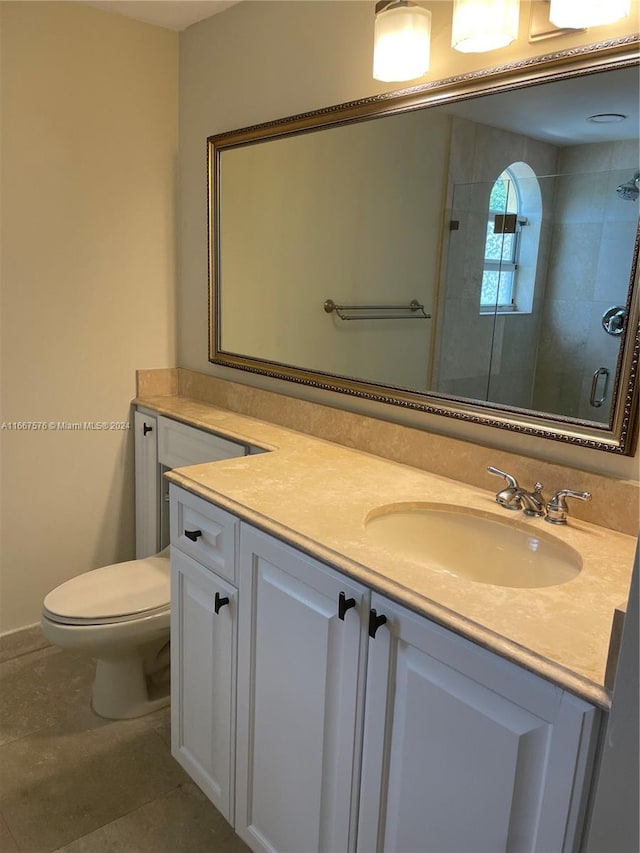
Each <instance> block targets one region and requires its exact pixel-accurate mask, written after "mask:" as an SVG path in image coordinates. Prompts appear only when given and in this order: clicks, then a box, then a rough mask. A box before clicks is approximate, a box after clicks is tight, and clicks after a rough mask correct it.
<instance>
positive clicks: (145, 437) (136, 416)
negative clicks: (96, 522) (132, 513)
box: [133, 410, 160, 560]
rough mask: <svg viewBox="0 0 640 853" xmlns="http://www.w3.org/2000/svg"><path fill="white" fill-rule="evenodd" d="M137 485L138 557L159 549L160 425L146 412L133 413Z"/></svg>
mask: <svg viewBox="0 0 640 853" xmlns="http://www.w3.org/2000/svg"><path fill="white" fill-rule="evenodd" d="M133 428H134V445H135V476H136V482H135V488H136V559H138V560H139V559H140V558H141V557H150V556H151V555H152V554H156V553H157V552H158V551H159V550H160V534H159V526H160V517H159V509H158V508H159V505H160V502H159V500H158V495H159V493H160V475H159V471H158V428H157V423H156V418H155V416H154V415H150V414H148V413H147V412H142V411H139V410H136V411H135V412H134V413H133Z"/></svg>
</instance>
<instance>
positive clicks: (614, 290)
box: [533, 139, 638, 421]
mask: <svg viewBox="0 0 640 853" xmlns="http://www.w3.org/2000/svg"><path fill="white" fill-rule="evenodd" d="M558 166H559V172H560V173H562V174H563V177H562V178H560V179H558V183H557V191H556V201H555V211H554V227H553V238H552V239H553V243H552V252H551V255H552V259H553V260H552V262H551V263H550V266H549V275H548V281H547V290H546V297H545V303H544V313H543V318H542V329H541V335H540V346H539V352H538V361H537V372H536V382H535V389H534V399H533V405H534V408H536V409H540V410H542V411H547V412H563V413H564V414H568V415H571V416H574V417H578V418H585V419H587V420H598V421H602V420H606V419H607V418H608V415H609V410H610V406H611V396H610V393H607V395H606V399H605V403H604V405H603V406H601V407H599V408H595V407H593V406H592V405H591V404H590V402H589V398H590V393H591V383H592V377H593V373H594V371H596V370H597V369H598V368H600V367H605V368H607V369H608V370H609V371H610V374H611V381H610V384H609V388H610V387H611V386H612V385H613V382H612V379H613V375H614V373H615V369H616V360H617V358H618V351H619V344H620V338H619V337H612V336H611V335H609V334H607V333H606V332H605V331H604V329H603V328H602V323H601V321H602V315H603V313H604V312H605V311H606V310H607V309H608V308H611V307H613V306H615V305H620V306H624V305H625V302H626V299H627V291H628V288H629V276H630V270H631V259H632V256H633V246H634V240H635V236H636V229H637V225H638V201H625V200H623V199H621V198H620V197H619V196H618V195H617V194H616V187H617V186H618V185H619V184H621V183H625V182H626V181H629V180H630V179H631V178H632V177H633V174H634V172H636V171H637V170H638V142H637V140H636V139H630V140H625V141H621V142H609V143H596V144H590V145H579V146H571V147H567V148H563V149H561V151H560V157H559V160H558ZM602 391H603V386H602V383H600V384H599V386H598V389H597V395H598V396H600V395H601V393H602Z"/></svg>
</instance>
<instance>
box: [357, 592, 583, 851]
mask: <svg viewBox="0 0 640 853" xmlns="http://www.w3.org/2000/svg"><path fill="white" fill-rule="evenodd" d="M372 608H373V609H374V610H375V611H376V613H377V614H378V616H380V615H384V616H385V617H386V623H385V624H384V625H382V626H381V627H380V628H379V629H378V631H377V632H376V635H375V637H374V638H373V639H372V640H371V642H370V645H369V657H368V672H367V704H366V711H365V727H364V746H363V763H362V788H361V799H360V813H359V831H358V847H357V849H358V850H359V851H361V853H382V851H386V853H400V851H418V850H419V851H421V853H444V852H445V851H456V853H468V851H473V853H500V851H522V852H523V853H524V851H529V853H550V851H554V853H560V851H571V850H575V849H578V845H579V843H580V829H581V826H582V819H583V816H584V815H583V811H584V801H585V795H586V793H587V790H586V788H587V779H588V778H589V776H588V773H587V771H588V770H589V769H590V762H591V758H592V753H593V749H592V746H593V743H594V740H595V728H596V723H597V712H596V710H595V709H594V708H593V707H592V706H590V705H587V704H586V703H585V702H582V701H581V700H579V699H577V698H575V697H573V696H571V695H570V694H568V693H567V692H566V691H563V690H561V689H560V688H557V687H554V686H553V685H551V684H549V683H548V682H546V681H543V680H542V679H540V678H539V677H537V676H535V675H533V674H531V673H529V672H526V671H525V670H523V669H521V668H520V667H517V666H515V665H514V664H512V663H510V662H508V661H505V660H503V659H502V658H500V657H498V656H496V655H494V654H491V653H489V652H487V651H485V650H483V649H481V648H480V647H479V646H476V645H474V644H473V643H470V642H469V641H467V640H465V639H463V638H462V637H459V636H458V635H456V634H453V633H452V632H451V631H448V630H446V629H444V628H442V627H440V626H438V625H435V624H434V623H432V622H430V621H428V620H427V619H424V618H423V617H420V616H418V615H417V614H415V613H412V612H411V611H409V610H407V609H405V608H404V607H401V606H400V605H397V604H394V603H392V602H390V601H388V600H386V599H384V598H382V597H381V596H378V595H375V594H374V595H373V597H372Z"/></svg>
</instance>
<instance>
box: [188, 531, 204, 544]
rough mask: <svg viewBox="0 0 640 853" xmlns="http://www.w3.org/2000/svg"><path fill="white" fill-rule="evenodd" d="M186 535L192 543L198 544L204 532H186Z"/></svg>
mask: <svg viewBox="0 0 640 853" xmlns="http://www.w3.org/2000/svg"><path fill="white" fill-rule="evenodd" d="M184 535H185V536H186V537H187V539H191V541H192V542H196V541H197V540H198V539H199V538H200V537H201V536H202V530H185V532H184Z"/></svg>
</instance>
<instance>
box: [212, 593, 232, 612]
mask: <svg viewBox="0 0 640 853" xmlns="http://www.w3.org/2000/svg"><path fill="white" fill-rule="evenodd" d="M228 603H229V599H228V598H227V596H226V595H225V596H224V597H223V596H221V595H220V593H219V592H216V597H215V601H214V603H213V609H214V610H215V611H216V613H220V608H221V607H225V606H226V605H227V604H228Z"/></svg>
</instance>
